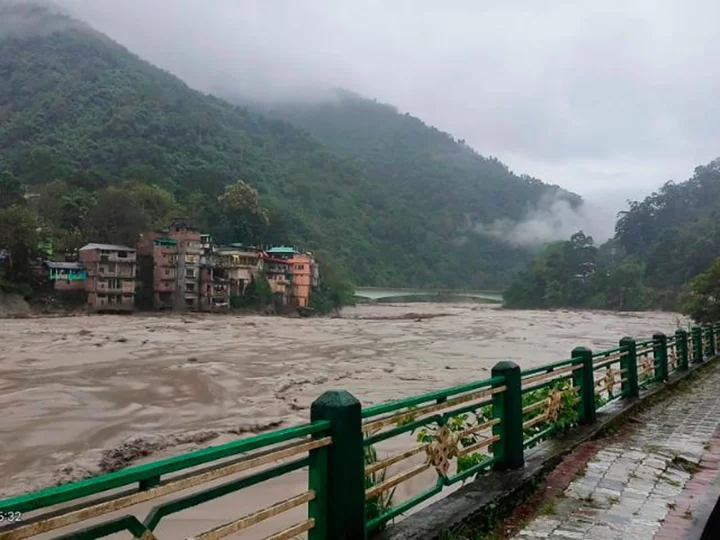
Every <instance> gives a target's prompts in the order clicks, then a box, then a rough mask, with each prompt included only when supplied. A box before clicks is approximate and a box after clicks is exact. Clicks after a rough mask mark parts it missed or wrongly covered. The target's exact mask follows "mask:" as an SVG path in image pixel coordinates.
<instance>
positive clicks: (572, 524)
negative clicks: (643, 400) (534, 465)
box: [514, 366, 720, 540]
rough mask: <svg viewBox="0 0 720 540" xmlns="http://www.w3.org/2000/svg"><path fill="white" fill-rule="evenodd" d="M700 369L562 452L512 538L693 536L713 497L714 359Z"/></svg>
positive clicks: (676, 539) (718, 436)
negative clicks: (627, 417) (606, 432)
mask: <svg viewBox="0 0 720 540" xmlns="http://www.w3.org/2000/svg"><path fill="white" fill-rule="evenodd" d="M700 377H701V378H700V379H698V380H696V381H694V382H693V383H692V387H691V388H690V389H688V390H683V391H679V392H678V393H676V394H674V395H672V396H670V397H668V398H666V399H665V400H664V401H662V402H661V403H659V404H656V405H654V406H652V407H651V408H650V409H647V410H645V411H643V412H642V413H640V414H639V415H638V416H637V417H635V418H634V419H633V421H632V424H631V426H630V427H629V428H628V429H627V430H625V431H624V432H623V433H622V434H621V435H618V436H615V437H612V438H609V439H605V440H601V441H594V442H593V443H591V445H590V446H589V447H585V448H584V449H583V448H579V449H578V450H577V451H576V452H574V453H573V455H571V456H569V457H568V458H567V459H566V460H565V461H564V463H563V465H561V466H560V467H559V471H558V472H557V474H554V475H551V476H550V477H548V485H547V487H546V489H547V490H548V491H547V492H546V499H545V500H544V501H543V502H542V504H541V505H540V506H539V511H538V513H537V514H536V515H535V517H534V518H532V519H531V520H530V522H529V523H527V524H526V525H525V526H524V527H523V528H522V530H521V531H520V532H519V533H518V534H517V535H516V536H514V538H515V539H516V540H537V539H539V538H543V539H548V540H568V539H577V540H614V539H622V540H671V539H672V540H682V539H684V538H699V534H698V532H699V531H702V526H703V524H704V523H703V521H704V520H705V519H707V515H708V514H709V511H710V510H711V509H712V505H713V504H714V499H717V490H715V489H709V488H710V487H711V486H717V485H718V481H719V480H720V470H719V463H720V430H718V427H719V426H720V366H716V367H712V368H708V370H707V371H705V372H704V373H703V374H702V375H701V376H700ZM588 449H589V450H588ZM583 453H584V455H583ZM573 468H574V469H575V470H574V471H572V469H573ZM563 478H564V479H565V481H564V484H563ZM558 484H560V485H561V489H557V487H558ZM553 488H555V490H554V492H553ZM709 498H712V499H713V500H708V499H709Z"/></svg>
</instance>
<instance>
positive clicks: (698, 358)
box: [690, 326, 703, 364]
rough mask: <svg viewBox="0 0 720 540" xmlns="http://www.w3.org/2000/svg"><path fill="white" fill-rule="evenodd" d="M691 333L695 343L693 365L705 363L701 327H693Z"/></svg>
mask: <svg viewBox="0 0 720 540" xmlns="http://www.w3.org/2000/svg"><path fill="white" fill-rule="evenodd" d="M690 332H691V335H692V343H693V357H692V362H693V364H698V363H700V362H702V361H703V339H702V330H701V329H700V327H699V326H693V327H692V330H691V331H690Z"/></svg>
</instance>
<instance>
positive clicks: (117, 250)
mask: <svg viewBox="0 0 720 540" xmlns="http://www.w3.org/2000/svg"><path fill="white" fill-rule="evenodd" d="M80 263H81V264H82V266H83V267H84V268H85V270H86V271H87V279H86V280H85V290H86V291H87V295H88V305H89V306H90V307H91V308H92V309H95V310H97V311H131V310H133V309H134V307H135V272H136V263H137V253H136V251H135V250H134V249H133V248H130V247H127V246H118V245H113V244H87V245H85V246H83V247H81V248H80Z"/></svg>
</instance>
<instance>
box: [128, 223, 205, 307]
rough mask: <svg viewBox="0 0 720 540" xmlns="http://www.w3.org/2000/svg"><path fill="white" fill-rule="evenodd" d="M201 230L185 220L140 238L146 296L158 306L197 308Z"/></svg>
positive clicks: (139, 245)
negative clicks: (150, 296)
mask: <svg viewBox="0 0 720 540" xmlns="http://www.w3.org/2000/svg"><path fill="white" fill-rule="evenodd" d="M200 236H201V235H200V232H199V231H198V230H197V229H195V228H194V227H190V226H189V225H187V224H186V223H184V222H182V221H176V222H175V223H173V225H172V226H171V227H169V228H168V229H164V230H161V231H157V232H152V233H146V234H143V235H141V236H140V238H139V240H138V254H139V255H140V259H141V261H140V263H141V264H140V266H141V271H140V273H141V278H142V281H143V291H144V294H145V296H149V295H152V298H153V302H152V303H153V307H154V308H155V309H168V308H170V309H175V310H179V311H180V310H184V309H191V310H197V309H198V307H199V298H200V257H201V254H202V245H201V241H200V240H201V238H200Z"/></svg>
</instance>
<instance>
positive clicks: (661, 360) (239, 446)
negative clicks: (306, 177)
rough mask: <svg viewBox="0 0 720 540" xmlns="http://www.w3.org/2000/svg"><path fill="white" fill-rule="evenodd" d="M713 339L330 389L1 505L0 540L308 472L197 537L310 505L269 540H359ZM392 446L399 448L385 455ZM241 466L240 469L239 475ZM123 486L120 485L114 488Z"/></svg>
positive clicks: (148, 526)
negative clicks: (140, 461)
mask: <svg viewBox="0 0 720 540" xmlns="http://www.w3.org/2000/svg"><path fill="white" fill-rule="evenodd" d="M718 337H720V326H718V325H713V326H707V327H703V328H698V327H694V328H692V330H691V332H689V333H688V332H686V331H684V330H678V331H677V332H676V333H675V334H674V335H672V336H665V335H663V334H655V335H654V336H653V338H652V339H651V340H645V341H635V340H633V339H631V338H623V340H621V341H620V343H619V346H618V347H616V348H613V349H609V350H605V351H599V352H595V353H593V352H592V351H590V350H589V349H587V348H584V347H578V348H576V349H574V350H573V351H572V353H571V358H570V359H568V360H563V361H560V362H555V363H553V364H548V365H544V366H539V367H536V368H531V369H527V370H525V371H521V370H520V368H519V367H518V366H517V365H515V364H513V363H512V362H500V363H498V364H497V365H496V366H495V367H494V368H493V371H492V378H490V379H486V380H482V381H477V382H472V383H469V384H465V385H460V386H456V387H452V388H446V389H443V390H439V391H435V392H430V393H427V394H423V395H420V396H414V397H409V398H405V399H401V400H397V401H393V402H389V403H383V404H380V405H376V406H373V407H367V408H364V409H363V408H361V406H360V403H359V401H358V400H357V399H356V398H354V397H353V396H351V395H350V394H348V393H347V392H341V391H340V392H326V393H325V394H323V395H322V396H321V397H320V398H318V399H317V400H316V401H315V402H314V403H313V405H312V408H311V423H310V424H306V425H303V426H299V427H296V428H289V429H284V430H278V431H275V432H270V433H267V434H263V435H258V436H255V437H249V438H247V439H243V440H240V441H237V442H233V443H229V444H226V445H221V446H216V447H211V448H207V449H204V450H199V451H197V452H191V453H189V454H185V455H182V456H177V457H173V458H168V459H165V460H160V461H156V462H154V463H149V464H146V465H140V466H137V467H131V468H128V469H125V470H123V471H119V472H116V473H111V474H108V475H104V476H99V477H96V478H91V479H89V480H83V481H81V482H75V483H71V484H65V485H62V486H57V487H54V488H50V489H46V490H42V491H39V492H36V493H30V494H27V495H22V496H19V497H14V498H10V499H6V500H2V501H0V516H1V515H11V514H12V515H19V514H17V513H23V514H25V515H26V516H27V517H28V519H26V520H25V521H23V522H20V523H10V524H7V523H4V524H2V523H0V540H10V539H12V540H16V539H21V538H28V537H32V536H35V535H37V534H40V533H42V532H48V531H55V530H58V529H62V528H65V527H67V526H72V525H77V524H82V523H84V522H85V521H86V520H88V519H95V518H96V517H99V516H102V515H104V514H107V513H110V512H115V511H117V510H121V509H123V508H128V507H131V506H134V505H136V504H138V503H141V502H145V501H151V500H154V499H156V498H159V497H164V496H166V495H170V494H174V493H176V492H180V491H184V490H187V489H190V488H197V487H204V488H205V489H202V490H200V491H194V492H192V493H190V494H187V495H183V496H181V497H178V498H175V499H173V500H170V501H167V502H163V503H161V504H158V505H156V506H155V507H154V508H153V509H152V510H151V511H150V513H149V514H148V515H147V516H146V517H145V519H144V520H142V521H141V520H140V519H138V518H137V517H136V516H134V515H131V514H128V515H125V516H121V517H119V518H114V519H110V520H108V521H105V522H100V523H94V524H93V525H90V526H87V527H85V528H84V529H82V530H81V531H73V532H71V533H69V534H68V535H66V536H64V537H63V536H61V537H60V538H100V537H104V536H108V535H110V534H113V533H116V532H121V531H129V532H131V533H132V534H133V536H134V537H136V538H140V537H142V538H147V539H150V538H156V536H154V534H155V533H154V531H155V530H156V528H157V527H158V525H159V523H160V522H161V520H162V519H163V518H164V517H166V516H169V515H171V514H174V513H177V512H180V511H182V510H184V509H187V508H190V507H192V506H196V505H199V504H204V503H207V502H210V501H212V500H214V499H217V498H219V497H222V496H224V495H227V494H230V493H233V492H238V491H240V490H243V489H245V488H248V487H250V486H253V485H256V484H258V483H261V482H265V481H268V480H271V479H274V478H278V477H283V476H285V475H286V474H288V473H290V472H293V471H300V470H306V471H307V476H308V487H307V489H306V490H304V491H303V492H302V493H300V494H298V495H295V496H291V497H289V498H287V499H285V500H283V501H279V502H277V503H275V504H273V505H271V506H268V507H266V508H263V509H260V510H257V511H255V512H252V513H250V514H247V515H245V516H241V517H239V518H238V519H236V520H233V521H231V522H229V523H226V524H223V525H221V526H219V527H216V528H215V529H212V530H211V531H207V532H205V533H202V534H200V535H199V536H197V537H196V538H221V537H223V536H227V535H229V534H233V533H235V532H239V531H244V530H246V529H248V528H250V527H252V526H254V525H256V524H257V523H260V522H262V521H265V520H268V519H270V518H272V517H274V516H276V515H278V514H280V513H283V512H286V511H287V510H290V509H293V508H297V507H301V506H305V507H307V518H306V519H303V520H301V521H299V522H297V523H295V524H294V525H292V526H290V527H285V528H284V529H281V530H280V531H278V532H276V533H274V534H272V535H270V536H268V537H267V539H272V540H283V539H289V538H293V537H295V536H296V535H298V534H302V533H305V532H307V534H308V538H309V540H327V539H337V538H343V539H348V540H355V539H357V540H360V539H361V538H365V536H366V535H367V534H372V533H373V532H377V531H379V530H381V529H383V528H384V527H385V526H386V525H387V524H388V523H390V522H392V520H393V519H394V518H396V517H398V516H400V515H403V514H405V513H407V512H408V511H410V510H412V509H413V508H416V507H418V506H419V505H420V504H422V503H424V502H426V501H428V500H429V499H431V498H433V497H435V496H437V495H439V494H440V493H441V492H442V491H443V490H444V489H445V488H447V487H450V486H453V485H457V484H459V483H463V482H466V481H468V480H471V479H473V478H477V477H478V476H480V475H483V474H486V473H488V472H489V471H490V470H491V469H495V470H498V471H502V470H506V469H513V468H518V467H521V466H522V465H523V463H524V456H525V452H527V451H528V450H529V449H531V448H533V447H535V446H537V445H538V444H540V443H542V441H545V440H547V439H549V438H552V437H556V436H558V435H561V434H563V433H565V432H567V431H569V430H571V429H573V427H575V426H577V425H579V424H590V423H592V422H594V421H595V416H596V412H597V411H599V410H601V409H602V408H603V407H606V406H607V405H608V404H610V403H611V402H614V401H617V400H620V399H624V398H630V399H632V398H637V397H638V396H639V394H640V390H641V388H645V387H647V386H649V385H651V384H656V383H662V382H664V381H667V380H668V378H669V377H670V375H671V374H672V373H674V372H675V371H683V370H687V369H688V367H689V365H690V364H691V363H698V362H702V361H703V360H704V359H705V358H708V357H712V356H714V355H715V354H716V344H717V343H718ZM390 440H395V441H396V446H397V443H398V442H399V443H400V447H401V448H402V450H400V451H398V450H397V447H396V448H394V450H393V451H392V452H389V451H387V450H383V444H384V443H385V442H386V441H390ZM198 467H199V468H198ZM258 468H260V470H253V469H258ZM238 473H246V475H245V476H242V477H240V478H235V477H234V476H235V475H237V474H238ZM231 476H232V477H233V479H230V477H231ZM226 477H227V478H228V481H226V482H225V483H222V484H219V485H218V484H216V483H215V484H213V485H212V486H211V487H207V486H206V485H207V484H208V483H210V482H212V481H215V480H218V479H222V478H226ZM411 479H415V480H414V481H415V482H417V483H420V484H423V483H424V484H426V487H424V488H423V489H420V488H417V487H413V490H412V492H411V494H410V496H409V497H408V498H406V499H404V500H402V497H401V496H400V495H401V493H400V492H399V491H398V487H399V486H401V485H402V484H404V483H406V482H408V481H410V480H411ZM133 486H134V487H133ZM118 488H125V489H126V490H125V491H124V492H122V493H119V494H118V493H117V492H112V493H111V491H112V490H117V489H118ZM68 503H72V504H73V505H74V506H72V507H70V508H68V507H67V504H68ZM59 505H64V507H63V508H61V509H58V508H59ZM13 513H14V514H13ZM31 513H35V514H38V515H30V514H31ZM3 525H4V528H3Z"/></svg>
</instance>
